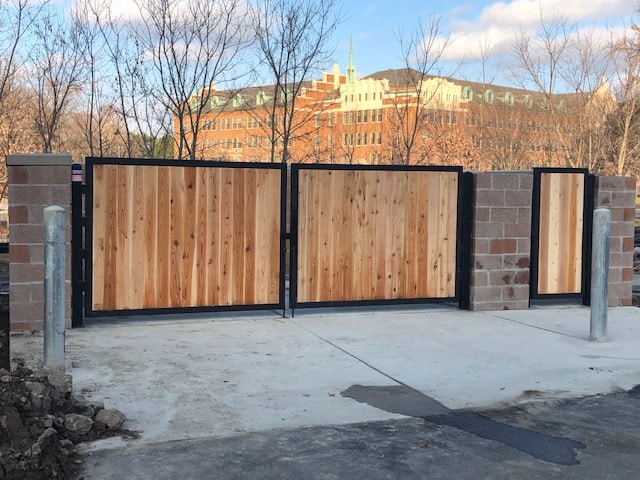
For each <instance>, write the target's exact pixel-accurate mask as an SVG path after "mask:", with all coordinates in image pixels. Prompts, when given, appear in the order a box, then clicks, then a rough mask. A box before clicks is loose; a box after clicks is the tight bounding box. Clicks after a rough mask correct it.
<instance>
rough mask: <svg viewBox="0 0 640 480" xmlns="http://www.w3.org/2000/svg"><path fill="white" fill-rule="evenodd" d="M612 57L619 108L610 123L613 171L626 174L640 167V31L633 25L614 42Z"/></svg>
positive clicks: (612, 43) (617, 173)
mask: <svg viewBox="0 0 640 480" xmlns="http://www.w3.org/2000/svg"><path fill="white" fill-rule="evenodd" d="M610 58H611V61H612V65H613V84H614V86H615V94H616V97H617V100H618V108H617V110H616V111H615V112H613V113H612V115H611V117H610V120H609V137H610V142H611V146H612V151H613V152H614V157H613V169H612V170H613V172H612V173H615V174H616V175H624V174H626V173H628V172H629V170H630V169H631V168H633V167H634V166H635V169H636V171H638V168H639V167H640V143H639V142H638V140H640V129H638V126H637V124H638V115H639V114H640V28H639V27H637V26H636V25H633V26H632V27H631V29H630V30H628V31H626V32H625V33H624V35H623V36H621V37H620V38H615V39H612V42H611V49H610Z"/></svg>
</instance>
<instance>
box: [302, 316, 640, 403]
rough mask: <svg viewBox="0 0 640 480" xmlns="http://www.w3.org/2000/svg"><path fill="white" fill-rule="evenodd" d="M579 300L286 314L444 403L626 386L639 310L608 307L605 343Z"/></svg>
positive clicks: (636, 374)
mask: <svg viewBox="0 0 640 480" xmlns="http://www.w3.org/2000/svg"><path fill="white" fill-rule="evenodd" d="M589 313H590V311H589V309H588V308H584V307H574V308H554V309H536V310H526V311H500V312H485V313H478V312H466V311H449V312H428V313H423V314H416V313H408V314H403V313H397V314H395V315H393V316H392V317H391V316H379V315H375V314H369V315H352V316H349V317H344V316H341V317H340V318H339V319H336V318H328V317H305V318H304V319H295V321H296V322H297V323H298V324H300V325H301V326H302V327H303V328H306V329H308V330H309V331H311V332H313V333H314V334H316V335H318V336H319V337H322V338H324V339H326V340H327V341H330V342H331V343H333V344H334V345H336V346H337V347H339V348H342V349H344V350H346V351H348V352H349V353H350V354H352V355H354V356H355V357H357V358H359V359H361V360H362V361H363V362H365V363H367V364H368V365H370V366H371V367H372V368H375V369H377V370H379V371H381V372H384V373H385V374H386V375H388V376H389V377H390V378H393V379H394V380H396V381H397V382H401V383H403V384H406V385H409V386H411V387H413V388H415V389H416V390H418V391H420V392H422V393H423V394H425V395H427V396H429V397H431V398H433V399H435V400H438V401H439V402H441V403H443V404H444V405H445V406H447V407H449V408H452V409H460V408H487V407H492V406H497V405H498V404H503V403H514V402H518V401H522V400H525V401H527V400H532V399H535V398H545V397H546V398H549V397H553V398H562V397H571V396H582V395H590V394H598V393H606V392H611V391H614V390H616V389H628V388H631V387H633V386H635V385H636V384H638V383H640V350H639V347H640V309H638V308H636V307H628V308H612V309H610V313H609V336H608V341H607V342H605V343H593V342H589V341H588V338H589Z"/></svg>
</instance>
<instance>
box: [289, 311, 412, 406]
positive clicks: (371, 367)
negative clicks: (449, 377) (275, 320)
mask: <svg viewBox="0 0 640 480" xmlns="http://www.w3.org/2000/svg"><path fill="white" fill-rule="evenodd" d="M291 323H293V324H294V325H296V326H297V327H298V328H300V329H302V330H304V331H305V332H307V333H310V334H311V335H313V336H314V337H316V338H317V339H319V340H321V341H323V342H325V343H327V344H329V345H331V346H332V347H333V348H335V349H337V350H340V351H341V352H342V353H344V354H345V355H348V356H350V357H351V358H353V359H354V360H356V361H357V362H360V363H362V364H363V365H364V366H366V367H367V368H370V369H371V370H373V371H374V372H377V373H379V374H380V375H382V376H383V377H386V378H388V379H389V380H391V381H392V382H394V383H397V384H398V385H402V386H403V387H405V388H408V389H409V390H411V391H413V392H416V393H418V394H420V395H424V394H423V393H422V392H420V391H419V390H416V389H415V388H413V387H412V386H411V385H407V384H406V383H404V382H403V381H401V380H398V379H397V378H395V377H393V376H391V375H389V374H388V373H386V372H383V371H382V370H380V369H379V368H377V367H374V366H373V365H371V364H370V363H368V362H366V361H364V360H363V359H361V358H360V357H358V356H356V355H354V354H353V353H351V352H349V351H347V350H345V349H344V348H342V347H340V346H339V345H336V344H335V343H333V342H332V341H331V340H327V339H326V338H324V337H322V336H320V335H318V334H317V333H315V332H313V331H311V330H309V329H308V328H305V327H303V326H302V325H300V324H299V323H297V322H296V321H295V320H291Z"/></svg>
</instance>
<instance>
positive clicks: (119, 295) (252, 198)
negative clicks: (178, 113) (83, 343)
mask: <svg viewBox="0 0 640 480" xmlns="http://www.w3.org/2000/svg"><path fill="white" fill-rule="evenodd" d="M93 168H94V172H93V179H94V181H93V205H92V206H91V211H92V229H93V230H92V234H93V235H92V238H93V241H92V278H91V282H92V286H91V292H92V308H93V310H94V311H111V310H136V309H158V308H184V307H216V306H230V305H259V304H277V303H278V302H279V293H280V292H279V279H280V202H281V198H280V197H281V195H280V192H281V172H280V171H279V170H277V169H260V168H250V169H249V168H231V167H211V166H207V167H204V166H203V167H194V166H189V167H182V166H154V165H143V166H140V165H101V164H96V165H94V167H93Z"/></svg>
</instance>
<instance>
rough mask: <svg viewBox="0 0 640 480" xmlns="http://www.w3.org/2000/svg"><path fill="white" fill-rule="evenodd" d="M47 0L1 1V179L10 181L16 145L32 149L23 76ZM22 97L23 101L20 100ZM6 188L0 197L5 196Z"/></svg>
mask: <svg viewBox="0 0 640 480" xmlns="http://www.w3.org/2000/svg"><path fill="white" fill-rule="evenodd" d="M45 5H46V0H45V1H44V2H37V1H35V2H34V1H31V0H0V159H1V160H0V182H1V183H4V182H6V180H7V170H6V161H5V160H6V155H7V154H9V153H13V152H14V151H15V149H16V148H19V149H20V150H21V151H23V152H24V151H30V148H31V143H32V142H31V141H30V140H29V139H30V137H31V135H30V133H31V130H30V129H29V128H28V127H27V125H25V114H26V113H27V112H28V109H27V108H26V107H27V106H29V105H30V104H29V102H28V101H27V100H28V99H29V100H30V99H31V98H32V96H31V95H30V92H28V91H26V89H24V88H23V83H24V77H23V76H21V75H20V72H21V70H22V67H23V65H24V62H25V61H26V57H27V54H28V52H29V46H30V45H31V42H30V41H29V35H30V34H31V33H32V31H33V25H34V22H35V21H36V19H37V18H39V16H40V15H41V13H42V11H43V8H44V6H45ZM20 98H22V100H23V101H22V102H20V101H19V99H20ZM4 191H5V190H4V189H2V193H0V198H1V197H2V196H3V195H4Z"/></svg>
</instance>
